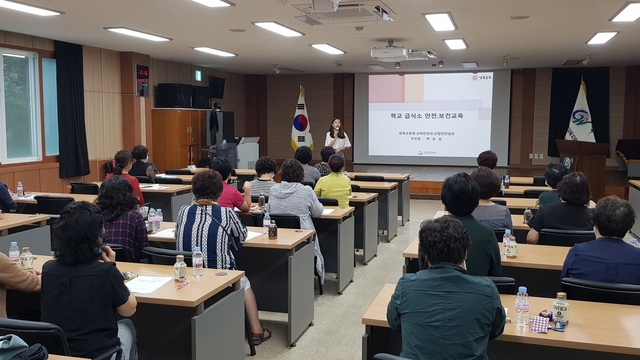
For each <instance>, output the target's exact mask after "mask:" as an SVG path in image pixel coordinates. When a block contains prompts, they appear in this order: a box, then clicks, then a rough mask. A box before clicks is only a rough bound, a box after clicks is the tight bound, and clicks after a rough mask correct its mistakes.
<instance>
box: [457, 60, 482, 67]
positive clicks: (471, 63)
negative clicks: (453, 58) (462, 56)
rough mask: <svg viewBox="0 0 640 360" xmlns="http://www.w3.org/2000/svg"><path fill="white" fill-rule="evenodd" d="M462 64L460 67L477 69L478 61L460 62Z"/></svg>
mask: <svg viewBox="0 0 640 360" xmlns="http://www.w3.org/2000/svg"><path fill="white" fill-rule="evenodd" d="M460 64H462V67H463V68H465V69H477V68H478V63H477V62H475V61H474V62H463V63H460Z"/></svg>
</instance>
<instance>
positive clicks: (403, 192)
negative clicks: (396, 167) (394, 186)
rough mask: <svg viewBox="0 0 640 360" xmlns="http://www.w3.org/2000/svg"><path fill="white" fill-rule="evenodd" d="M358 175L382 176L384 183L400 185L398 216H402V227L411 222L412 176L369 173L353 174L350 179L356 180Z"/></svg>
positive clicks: (350, 174)
mask: <svg viewBox="0 0 640 360" xmlns="http://www.w3.org/2000/svg"><path fill="white" fill-rule="evenodd" d="M356 175H371V176H382V177H383V178H384V181H394V182H397V183H398V216H400V219H401V223H402V226H404V224H406V223H407V221H409V217H410V213H411V181H410V180H409V176H410V174H394V173H367V172H352V173H349V178H351V179H352V180H353V179H355V176H356Z"/></svg>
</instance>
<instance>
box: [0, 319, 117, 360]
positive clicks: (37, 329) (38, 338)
mask: <svg viewBox="0 0 640 360" xmlns="http://www.w3.org/2000/svg"><path fill="white" fill-rule="evenodd" d="M9 334H13V335H16V336H18V337H20V338H21V339H22V340H24V342H25V343H27V344H29V345H33V344H36V343H39V344H40V345H42V346H44V347H46V348H47V351H48V352H49V353H50V354H56V355H66V356H68V355H70V351H69V344H68V343H67V338H66V337H65V335H64V332H63V331H62V329H61V328H60V327H59V326H57V325H55V324H51V323H46V322H40V321H27V320H17V319H5V318H0V335H9ZM114 354H116V360H120V359H122V355H123V354H122V349H121V348H120V346H118V347H115V348H113V349H111V350H109V351H107V352H105V353H104V354H102V355H100V356H98V357H96V358H95V359H94V360H107V359H111V357H112V356H113V355H114Z"/></svg>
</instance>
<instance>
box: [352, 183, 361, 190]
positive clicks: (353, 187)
mask: <svg viewBox="0 0 640 360" xmlns="http://www.w3.org/2000/svg"><path fill="white" fill-rule="evenodd" d="M359 191H360V185H356V184H351V192H359Z"/></svg>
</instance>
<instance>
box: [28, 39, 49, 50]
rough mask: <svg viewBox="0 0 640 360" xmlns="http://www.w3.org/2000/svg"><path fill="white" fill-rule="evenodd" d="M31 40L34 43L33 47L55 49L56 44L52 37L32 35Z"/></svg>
mask: <svg viewBox="0 0 640 360" xmlns="http://www.w3.org/2000/svg"><path fill="white" fill-rule="evenodd" d="M31 41H32V43H33V47H34V48H36V49H40V50H48V51H54V44H53V40H51V39H45V38H41V37H37V36H32V37H31Z"/></svg>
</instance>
